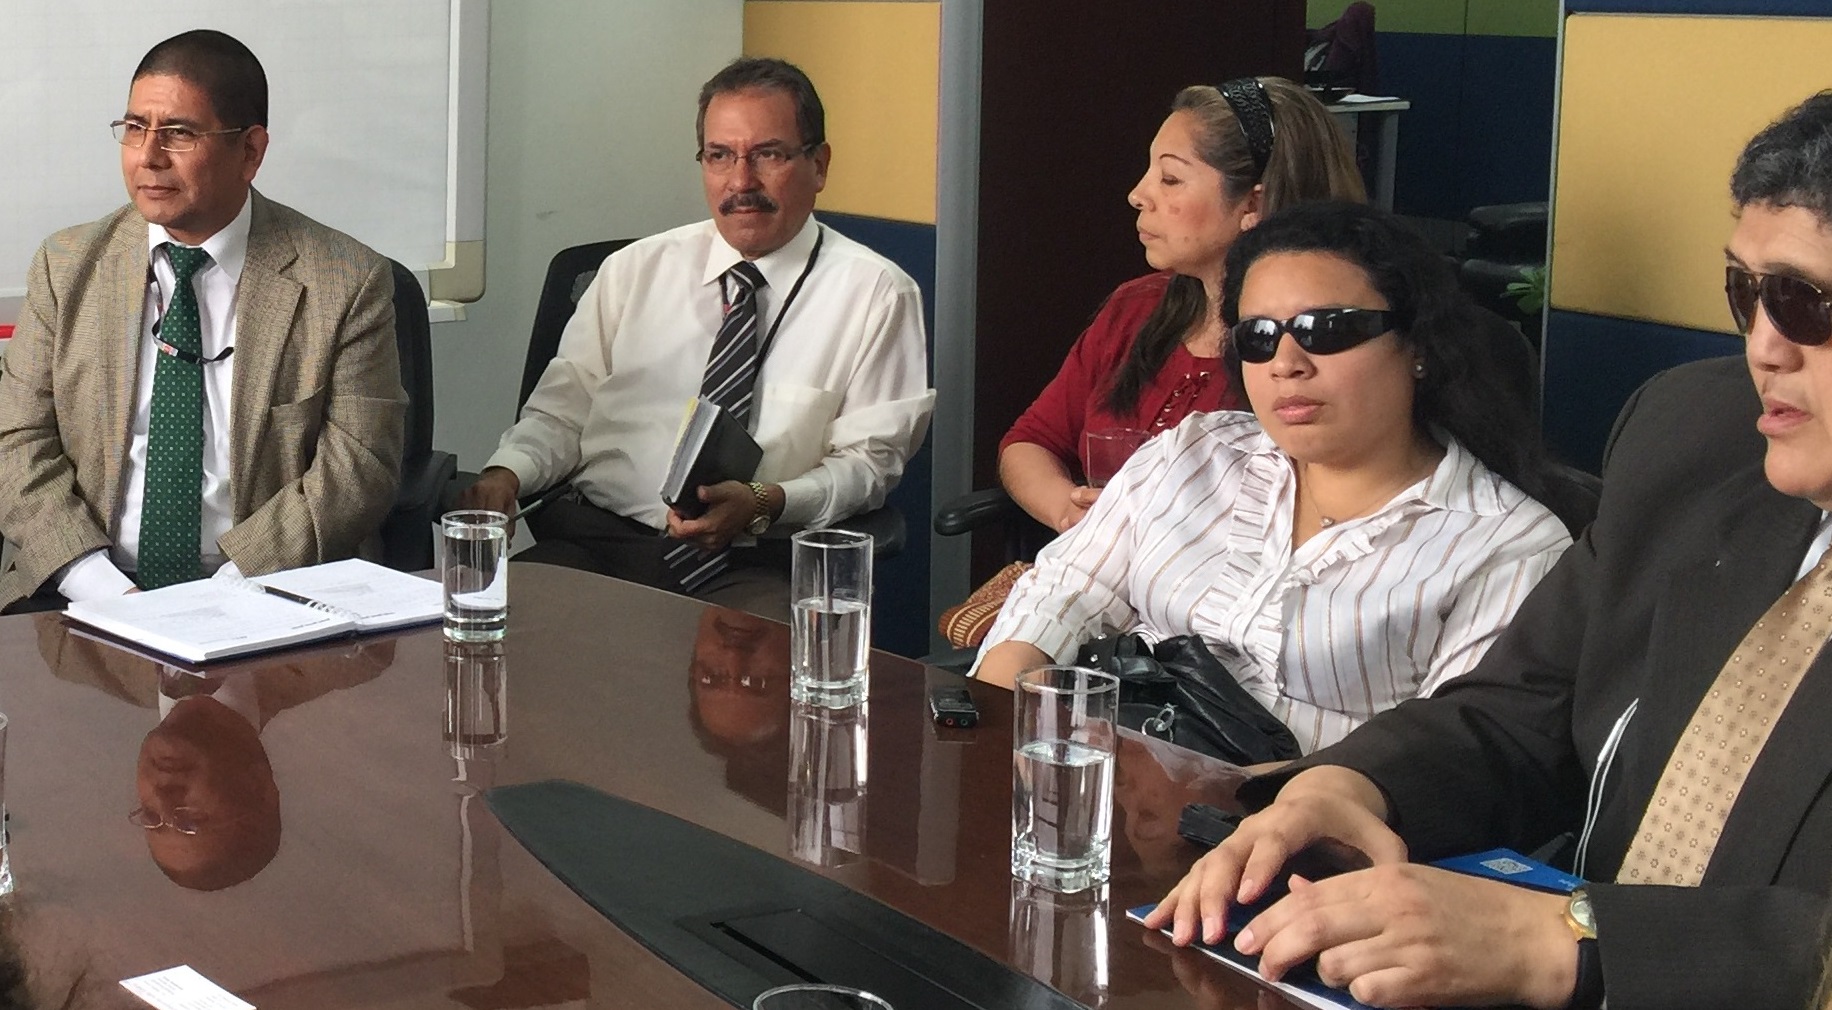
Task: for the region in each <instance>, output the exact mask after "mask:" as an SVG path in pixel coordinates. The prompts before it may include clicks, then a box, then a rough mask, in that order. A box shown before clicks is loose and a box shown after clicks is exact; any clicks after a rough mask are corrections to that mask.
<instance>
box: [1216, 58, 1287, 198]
mask: <svg viewBox="0 0 1832 1010" xmlns="http://www.w3.org/2000/svg"><path fill="white" fill-rule="evenodd" d="M1216 90H1218V91H1220V92H1221V97H1223V98H1225V99H1227V101H1228V107H1229V108H1231V109H1233V110H1234V118H1235V119H1236V120H1237V121H1239V123H1240V132H1241V134H1242V135H1243V136H1245V137H1246V138H1247V150H1248V151H1249V152H1250V153H1251V154H1252V155H1253V177H1254V178H1255V179H1258V178H1259V177H1260V176H1262V175H1264V174H1266V163H1267V162H1268V161H1271V160H1272V134H1273V119H1272V98H1271V96H1269V95H1267V94H1266V86H1265V85H1264V84H1261V83H1260V80H1259V78H1257V77H1236V78H1235V79H1233V80H1231V81H1226V82H1224V83H1223V84H1222V85H1221V86H1220V87H1219V88H1217V89H1216Z"/></svg>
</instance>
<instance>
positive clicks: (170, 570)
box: [135, 242, 210, 589]
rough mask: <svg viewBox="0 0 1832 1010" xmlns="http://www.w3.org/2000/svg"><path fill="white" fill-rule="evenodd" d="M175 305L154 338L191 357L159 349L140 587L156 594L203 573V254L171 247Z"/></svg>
mask: <svg viewBox="0 0 1832 1010" xmlns="http://www.w3.org/2000/svg"><path fill="white" fill-rule="evenodd" d="M165 251H166V254H167V255H168V256H170V257H171V260H172V273H173V274H174V275H175V276H174V283H173V285H172V306H171V308H169V309H167V310H166V312H165V315H164V316H163V317H162V318H161V319H160V320H159V322H158V323H157V324H156V326H155V332H154V334H153V336H154V339H156V340H158V341H162V342H164V343H165V344H167V345H169V346H170V347H172V348H176V349H177V350H180V351H183V352H185V353H186V354H188V355H190V356H191V360H190V361H185V360H182V359H180V358H179V357H177V356H176V355H174V354H172V352H171V351H169V350H166V348H164V347H161V348H160V349H159V354H158V355H157V363H156V364H155V365H154V368H153V410H152V417H151V418H150V419H149V420H148V422H147V429H146V491H145V494H144V495H143V496H142V497H141V500H140V563H139V567H138V570H137V571H136V572H135V575H136V581H138V582H139V583H140V588H142V589H158V588H159V587H160V586H169V585H171V584H172V583H174V582H188V581H190V580H192V579H195V578H199V577H201V576H202V575H203V551H202V541H203V525H204V366H203V365H202V364H201V363H199V362H198V360H197V359H198V357H199V356H201V355H202V353H203V329H202V325H201V323H200V321H199V318H198V315H197V295H196V294H195V293H193V292H192V290H191V275H192V274H195V273H196V272H197V271H199V270H201V269H203V267H204V264H206V263H208V262H210V254H209V253H206V252H204V251H203V250H202V249H195V248H192V247H190V246H181V245H178V244H176V243H172V242H168V243H166V245H165Z"/></svg>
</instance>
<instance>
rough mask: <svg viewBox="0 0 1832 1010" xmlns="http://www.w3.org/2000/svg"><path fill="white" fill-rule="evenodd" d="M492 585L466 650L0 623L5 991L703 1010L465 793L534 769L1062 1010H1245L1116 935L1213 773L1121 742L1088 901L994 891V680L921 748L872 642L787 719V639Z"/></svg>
mask: <svg viewBox="0 0 1832 1010" xmlns="http://www.w3.org/2000/svg"><path fill="white" fill-rule="evenodd" d="M517 567H518V570H517V572H516V574H515V578H514V580H513V581H514V585H515V595H514V598H513V600H512V613H511V618H510V626H509V634H508V637H507V639H506V640H505V641H504V642H502V643H500V644H494V645H488V646H458V645H448V644H447V643H446V642H445V641H444V639H443V637H442V636H441V634H440V632H439V629H438V628H436V627H434V628H423V629H416V630H413V631H409V632H406V633H403V634H396V635H391V636H381V637H370V638H363V639H350V640H343V641H339V642H335V643H330V644H327V645H322V646H317V647H310V648H306V649H300V650H293V651H289V652H286V653H282V654H276V655H272V656H266V657H256V658H252V659H247V660H242V661H238V662H232V663H228V664H217V665H212V666H210V667H208V668H205V669H201V670H198V669H185V668H180V667H173V666H169V665H165V664H164V663H162V662H161V661H160V660H159V659H158V658H156V657H152V656H145V655H137V654H135V653H133V652H131V651H128V650H125V649H123V648H120V647H118V646H116V645H113V644H109V643H107V642H104V641H100V640H98V639H96V638H93V637H87V636H86V634H85V633H84V632H82V631H80V630H79V629H78V628H77V626H74V625H71V624H69V623H67V622H66V621H65V620H64V619H63V618H61V617H59V616H57V615H36V616H32V617H9V618H4V619H0V707H4V709H5V711H6V712H7V713H8V715H9V716H11V717H12V720H13V721H12V727H11V730H10V739H9V745H8V746H9V754H8V755H7V757H8V761H7V766H8V767H7V771H8V773H9V774H8V776H7V778H8V781H7V782H6V800H7V806H8V808H9V809H10V812H11V818H12V820H11V824H12V844H11V858H12V863H13V869H14V873H15V875H16V877H17V879H18V881H19V895H18V896H17V900H16V903H15V904H16V906H17V907H16V908H15V910H14V913H13V914H12V915H11V916H10V919H9V920H8V921H6V922H4V923H0V927H4V928H6V929H8V930H10V932H12V933H13V934H14V936H15V938H16V940H17V942H18V945H19V947H20V948H21V949H22V951H23V953H24V956H25V958H26V959H27V960H28V961H29V962H30V964H31V965H32V967H33V970H34V972H35V973H36V975H35V985H37V986H38V987H39V988H40V989H42V990H44V991H47V992H63V991H68V990H69V989H70V988H71V987H72V986H73V985H76V986H78V987H79V988H81V989H82V990H83V992H84V993H85V994H86V998H87V999H89V1000H91V1001H92V1002H93V1005H116V1004H119V1005H138V1004H136V1003H134V1001H132V1000H131V998H129V999H127V1000H125V1001H123V1000H121V998H120V997H121V996H122V995H123V994H122V992H121V990H119V988H118V987H117V986H115V985H114V982H115V981H116V980H119V979H122V978H126V977H130V976H133V975H139V974H144V973H146V972H151V971H157V970H160V969H163V968H167V967H170V966H172V965H176V964H189V965H191V966H193V967H195V968H196V969H197V970H198V971H200V972H202V973H203V974H204V975H205V976H206V977H208V978H210V979H212V980H213V981H215V982H217V983H219V984H221V985H223V986H224V987H226V988H228V989H230V990H231V991H233V992H235V993H237V994H238V995H240V996H241V997H242V998H244V999H246V1000H248V1001H249V1002H252V1003H254V1004H255V1005H256V1006H259V1007H261V1008H262V1010H278V1008H287V1007H302V1008H303V1007H311V1008H324V1007H470V1008H476V1010H482V1008H510V1007H539V1006H553V1005H560V1004H570V1005H575V1006H576V1005H580V1003H581V1001H583V1004H584V1005H588V1006H593V1007H625V1006H627V1007H643V1008H671V1007H680V1008H711V1007H718V1006H724V1005H725V1004H724V1003H723V1002H722V1001H720V1000H718V999H717V998H716V997H713V996H712V995H711V994H709V993H707V992H705V991H704V990H701V989H700V988H699V987H698V986H697V985H696V984H694V983H693V982H692V981H690V980H689V979H687V978H686V977H685V976H683V975H681V974H679V973H678V972H676V971H675V970H674V969H673V968H671V967H670V966H668V965H667V964H665V963H663V962H662V961H660V960H659V959H658V958H656V957H655V956H654V955H652V954H651V953H649V951H648V950H647V949H645V948H644V947H642V946H641V945H640V944H639V943H637V942H636V941H634V940H633V939H631V938H629V937H627V936H625V935H624V934H623V933H622V932H620V931H619V930H618V929H617V928H616V927H614V926H612V925H610V924H609V923H608V922H607V921H606V920H604V919H603V918H602V917H600V916H599V915H598V914H597V913H596V912H595V911H593V910H592V909H591V908H590V907H589V906H587V905H586V904H585V903H584V902H583V901H581V900H580V899H578V898H577V897H576V896H575V895H573V894H572V893H571V892H570V891H569V890H568V889H567V888H566V887H565V886H564V885H562V884H560V883H559V882H558V881H557V880H556V879H555V878H554V877H553V876H552V875H551V874H549V873H548V872H547V871H546V870H545V869H544V868H543V867H541V866H540V865H539V864H538V863H537V862H535V861H534V860H533V859H532V857H530V856H529V855H528V854H527V853H526V852H525V851H524V850H523V849H522V848H521V846H520V845H519V844H518V843H517V842H516V841H515V840H514V839H512V838H510V837H508V836H507V835H506V834H505V833H504V832H502V830H501V829H500V827H499V826H498V824H497V822H496V820H495V818H494V817H493V816H492V815H491V814H490V812H489V811H488V809H487V807H486V806H485V804H484V801H483V797H482V795H481V794H482V792H483V790H485V789H488V788H490V787H491V786H494V785H499V784H509V783H517V782H531V781H538V780H542V779H548V778H565V779H571V780H573V781H577V782H581V783H584V784H586V785H589V786H592V787H594V788H597V789H601V790H603V791H605V792H608V793H611V794H613V795H617V796H621V797H624V798H626V799H630V800H633V801H635V802H638V803H642V804H645V805H648V806H650V807H653V808H656V809H658V810H662V811H665V812H667V813H670V814H673V815H675V816H678V817H681V818H684V819H686V820H689V821H692V822H695V823H698V824H701V825H703V826H706V827H709V828H712V829H714V830H717V831H719V832H720V833H722V834H725V835H727V836H729V837H732V838H734V839H737V840H739V841H742V842H745V843H748V844H750V845H752V846H755V847H757V848H759V849H761V850H763V851H765V852H768V853H771V854H774V855H778V856H781V857H783V858H791V859H795V860H797V861H799V862H800V863H802V864H803V865H806V866H808V867H811V868H813V869H815V870H816V872H819V873H821V874H824V875H826V876H828V877H830V878H832V879H834V880H837V881H839V882H841V883H843V884H845V885H847V886H849V887H851V888H853V889H854V890H856V891H859V892H861V893H863V894H866V895H869V896H871V897H873V898H875V899H877V900H878V901H881V902H883V903H884V904H886V905H889V906H890V907H892V908H894V909H897V910H899V911H901V912H903V913H905V914H907V915H909V916H912V917H913V918H915V919H918V920H920V921H922V922H924V923H926V924H928V925H930V926H932V927H934V928H936V929H939V930H941V931H943V932H946V933H948V934H951V935H953V936H955V937H956V938H958V939H960V940H961V941H963V942H965V943H967V944H968V945H970V946H972V947H974V948H976V949H978V950H980V951H982V952H984V953H985V954H987V955H988V956H990V957H991V958H993V959H995V960H997V961H1001V962H1003V963H1006V964H1008V965H1011V966H1013V967H1014V968H1016V969H1018V970H1020V971H1023V972H1026V973H1028V974H1030V975H1032V976H1034V977H1036V978H1038V979H1040V980H1042V981H1044V982H1046V983H1048V984H1050V985H1052V986H1055V987H1056V988H1057V989H1059V990H1060V991H1062V992H1064V993H1065V994H1067V995H1069V996H1071V997H1073V998H1075V999H1077V1000H1080V1001H1081V1002H1084V1003H1086V1004H1088V1005H1090V1006H1103V1007H1126V1008H1132V1007H1139V1008H1144V1007H1191V1006H1195V1007H1204V1008H1209V1007H1252V1006H1256V1005H1258V1004H1259V1002H1260V995H1259V994H1260V993H1261V992H1262V990H1259V989H1257V988H1256V987H1255V986H1254V985H1253V984H1252V983H1251V981H1249V980H1246V979H1242V978H1239V977H1236V976H1234V975H1232V974H1231V973H1230V972H1228V971H1227V970H1226V969H1224V968H1222V967H1220V966H1219V965H1215V964H1213V963H1210V962H1208V961H1207V959H1206V958H1204V957H1203V956H1202V955H1199V954H1192V953H1190V952H1187V951H1174V952H1173V951H1171V950H1169V948H1168V945H1166V944H1161V943H1159V942H1158V941H1157V939H1156V938H1153V937H1148V936H1147V935H1146V934H1145V931H1144V930H1142V929H1140V928H1139V927H1138V926H1137V925H1135V924H1133V923H1130V922H1127V921H1125V918H1124V911H1125V909H1126V908H1127V907H1130V906H1132V905H1137V904H1142V903H1145V902H1148V901H1151V900H1153V899H1155V898H1156V897H1158V896H1159V895H1160V894H1162V893H1163V891H1164V889H1165V888H1166V887H1168V886H1169V885H1170V884H1171V883H1173V882H1174V881H1175V880H1176V878H1177V877H1178V876H1179V875H1180V874H1181V872H1182V870H1183V869H1184V867H1186V866H1187V864H1188V863H1189V861H1190V860H1191V859H1193V858H1194V855H1195V853H1194V851H1193V850H1192V849H1191V848H1190V847H1189V846H1187V845H1186V844H1185V843H1183V842H1182V841H1181V840H1180V839H1179V838H1178V837H1177V835H1176V822H1177V815H1178V812H1179V811H1180V810H1181V808H1182V806H1183V804H1184V803H1186V802H1190V801H1192V800H1198V799H1200V800H1204V801H1207V802H1217V803H1221V804H1224V805H1225V804H1226V803H1227V802H1229V797H1230V796H1231V794H1232V791H1233V788H1234V786H1235V784H1236V783H1237V782H1238V777H1239V773H1238V772H1236V771H1234V770H1233V769H1230V768H1229V767H1227V766H1224V765H1219V764H1216V763H1213V762H1209V761H1206V760H1204V759H1201V758H1198V757H1195V756H1193V755H1189V754H1187V753H1184V752H1180V751H1177V750H1176V749H1175V748H1172V747H1169V746H1168V745H1164V744H1160V743H1157V742H1155V741H1147V740H1144V739H1142V738H1137V737H1127V738H1126V739H1125V741H1124V743H1123V744H1122V748H1121V754H1120V761H1119V767H1118V774H1117V785H1116V789H1117V795H1116V800H1117V802H1116V807H1115V818H1116V823H1115V825H1114V874H1113V879H1112V882H1111V883H1110V884H1109V885H1108V887H1107V888H1105V889H1103V891H1102V892H1101V893H1098V894H1095V895H1081V896H1073V897H1064V896H1061V895H1052V894H1048V893H1042V892H1034V891H1030V890H1027V889H1024V888H1022V887H1020V886H1018V885H1016V884H1014V882H1013V881H1012V879H1011V876H1010V866H1009V862H1010V853H1009V840H1010V817H1011V793H1010V790H1011V751H1010V747H1011V736H1010V726H1011V706H1010V697H1009V695H1008V694H1006V693H1005V692H1003V691H999V690H997V689H990V688H983V687H980V686H977V685H976V686H975V687H974V695H975V698H976V701H977V702H978V704H979V705H980V707H981V710H982V714H983V718H982V722H981V725H980V726H979V727H978V728H977V729H974V730H966V731H953V730H940V729H938V728H937V727H936V726H935V725H934V724H933V722H932V721H931V719H930V717H929V714H928V710H927V704H926V694H927V686H928V683H929V682H930V680H931V678H940V677H945V676H947V675H945V674H942V673H939V672H937V671H930V670H925V669H924V668H923V667H922V666H921V665H919V664H917V663H914V662H911V661H908V660H903V659H899V658H897V657H894V656H888V655H883V654H874V655H873V657H872V681H871V690H870V701H869V703H868V704H867V705H866V706H863V707H861V708H857V709H850V710H838V711H830V710H824V709H815V708H810V707H807V706H795V705H791V703H790V700H789V694H788V670H787V662H788V631H787V628H786V627H785V626H783V625H781V624H777V623H775V622H771V621H767V620H763V619H761V618H757V617H753V616H750V615H748V614H741V613H737V612H734V611H728V610H722V609H717V608H708V607H705V606H703V605H701V604H699V603H696V602H694V601H692V600H687V599H683V598H680V597H675V596H671V595H668V594H665V593H660V592H656V591H653V590H648V589H644V588H640V587H636V586H632V585H628V584H625V583H621V582H616V581H612V580H609V579H604V578H600V577H597V576H593V575H588V574H585V573H580V572H573V571H569V570H564V569H557V568H549V567H546V566H540V565H519V566H517ZM511 671H512V672H511ZM130 815H131V816H130ZM707 872H709V873H716V872H718V868H717V867H708V868H707ZM78 979H82V980H83V981H82V982H81V983H78V982H77V981H76V980H78ZM61 1002H62V1000H61V999H58V1000H56V1001H55V1002H54V1003H53V1005H57V1004H60V1003H61ZM78 1005H86V1004H84V1003H81V1002H79V1004H78ZM904 1010H909V1008H904Z"/></svg>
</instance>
